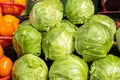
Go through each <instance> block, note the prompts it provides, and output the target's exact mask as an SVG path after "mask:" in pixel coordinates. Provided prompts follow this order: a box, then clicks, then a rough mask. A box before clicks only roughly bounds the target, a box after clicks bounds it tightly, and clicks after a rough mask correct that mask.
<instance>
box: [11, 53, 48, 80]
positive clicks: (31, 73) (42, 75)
mask: <svg viewBox="0 0 120 80" xmlns="http://www.w3.org/2000/svg"><path fill="white" fill-rule="evenodd" d="M47 78H48V67H47V65H46V63H45V62H44V61H43V60H42V59H41V58H40V57H37V56H35V55H32V54H26V55H23V56H22V57H20V58H19V59H18V60H16V61H15V63H14V65H13V68H12V80H47Z"/></svg>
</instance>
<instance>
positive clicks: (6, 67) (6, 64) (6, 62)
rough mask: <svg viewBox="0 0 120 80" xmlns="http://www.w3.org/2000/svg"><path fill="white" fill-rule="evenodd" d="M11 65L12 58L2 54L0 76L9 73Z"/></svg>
mask: <svg viewBox="0 0 120 80" xmlns="http://www.w3.org/2000/svg"><path fill="white" fill-rule="evenodd" d="M12 66H13V62H12V60H11V59H10V58H9V57H7V56H5V55H3V56H2V57H1V58H0V77H5V76H7V75H10V73H11V69H12Z"/></svg>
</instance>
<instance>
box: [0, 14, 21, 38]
mask: <svg viewBox="0 0 120 80" xmlns="http://www.w3.org/2000/svg"><path fill="white" fill-rule="evenodd" d="M19 23H20V19H18V18H16V17H15V16H13V15H5V16H3V17H2V21H1V23H0V35H1V36H9V37H11V36H12V35H13V32H14V31H15V30H16V29H17V28H18V25H19Z"/></svg>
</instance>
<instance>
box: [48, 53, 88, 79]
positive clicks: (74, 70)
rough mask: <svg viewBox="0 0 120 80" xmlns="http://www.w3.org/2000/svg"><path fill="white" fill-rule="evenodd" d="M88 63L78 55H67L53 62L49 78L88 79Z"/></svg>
mask: <svg viewBox="0 0 120 80" xmlns="http://www.w3.org/2000/svg"><path fill="white" fill-rule="evenodd" d="M88 70H89V69H88V65H87V63H86V62H85V61H84V60H83V59H81V58H80V57H78V56H75V55H67V56H64V57H61V58H59V59H57V60H55V61H54V62H53V64H52V65H51V67H50V71H49V80H87V79H88Z"/></svg>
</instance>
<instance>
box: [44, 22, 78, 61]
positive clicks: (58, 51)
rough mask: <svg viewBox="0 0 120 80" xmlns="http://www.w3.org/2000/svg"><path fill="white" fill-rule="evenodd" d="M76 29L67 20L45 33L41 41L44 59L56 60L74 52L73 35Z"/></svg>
mask: <svg viewBox="0 0 120 80" xmlns="http://www.w3.org/2000/svg"><path fill="white" fill-rule="evenodd" d="M76 29H77V27H76V26H75V25H73V24H71V23H70V22H69V21H67V20H63V21H62V23H61V24H60V25H58V26H56V27H54V28H52V29H50V31H48V32H47V33H45V35H44V37H43V40H42V50H43V53H44V54H45V57H46V59H47V58H49V59H51V60H56V59H57V58H58V57H61V56H64V55H68V54H71V53H72V52H73V51H74V37H73V36H74V33H75V31H76Z"/></svg>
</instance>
